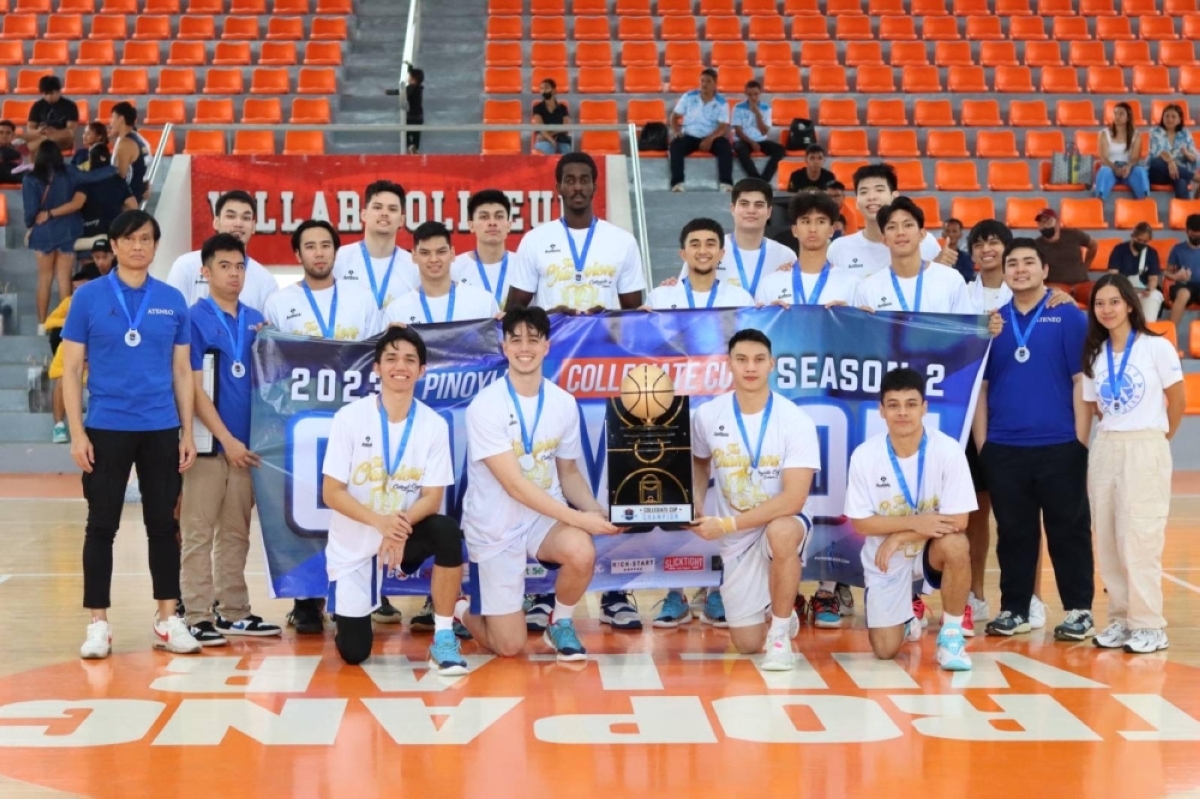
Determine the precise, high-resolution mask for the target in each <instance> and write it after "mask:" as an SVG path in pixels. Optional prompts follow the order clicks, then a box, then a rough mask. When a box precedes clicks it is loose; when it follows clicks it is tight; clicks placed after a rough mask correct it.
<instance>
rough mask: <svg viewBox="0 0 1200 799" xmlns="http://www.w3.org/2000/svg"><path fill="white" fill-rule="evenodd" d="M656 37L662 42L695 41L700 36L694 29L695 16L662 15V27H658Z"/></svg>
mask: <svg viewBox="0 0 1200 799" xmlns="http://www.w3.org/2000/svg"><path fill="white" fill-rule="evenodd" d="M658 38H659V39H661V40H662V41H664V42H670V41H677V42H691V41H695V40H696V39H698V38H700V37H699V34H698V33H697V31H696V18H695V17H692V16H686V17H664V18H663V21H662V27H661V28H660V29H659V34H658Z"/></svg>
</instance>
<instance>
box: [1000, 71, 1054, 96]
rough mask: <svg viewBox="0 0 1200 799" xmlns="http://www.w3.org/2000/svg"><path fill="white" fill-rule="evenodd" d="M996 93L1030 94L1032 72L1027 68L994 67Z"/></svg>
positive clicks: (1031, 91)
mask: <svg viewBox="0 0 1200 799" xmlns="http://www.w3.org/2000/svg"><path fill="white" fill-rule="evenodd" d="M1049 68H1050V69H1053V67H1049ZM996 91H998V92H1003V93H1006V94H1017V93H1020V94H1032V93H1033V72H1032V71H1031V70H1030V69H1029V67H996Z"/></svg>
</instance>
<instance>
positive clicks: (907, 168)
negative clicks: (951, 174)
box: [843, 160, 927, 192]
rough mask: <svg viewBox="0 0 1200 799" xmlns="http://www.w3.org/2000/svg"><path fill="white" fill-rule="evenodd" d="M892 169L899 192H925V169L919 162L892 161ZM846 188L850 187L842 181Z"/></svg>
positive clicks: (848, 183)
mask: <svg viewBox="0 0 1200 799" xmlns="http://www.w3.org/2000/svg"><path fill="white" fill-rule="evenodd" d="M892 168H893V169H895V170H896V180H897V182H898V184H899V186H900V191H903V192H910V191H925V189H926V188H927V186H926V185H925V168H924V166H923V165H922V163H921V162H920V161H917V160H909V161H893V162H892ZM843 182H844V183H846V185H847V186H849V185H851V183H850V182H848V181H843Z"/></svg>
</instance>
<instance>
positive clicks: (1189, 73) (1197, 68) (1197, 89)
mask: <svg viewBox="0 0 1200 799" xmlns="http://www.w3.org/2000/svg"><path fill="white" fill-rule="evenodd" d="M1179 91H1181V92H1183V93H1184V94H1200V65H1197V64H1189V65H1188V66H1186V67H1180V68H1179Z"/></svg>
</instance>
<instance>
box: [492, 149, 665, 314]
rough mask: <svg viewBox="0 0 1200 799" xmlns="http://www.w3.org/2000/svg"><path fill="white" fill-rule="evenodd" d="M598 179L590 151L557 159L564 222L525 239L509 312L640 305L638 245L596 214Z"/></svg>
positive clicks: (576, 310) (642, 281) (641, 282)
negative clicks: (531, 307)
mask: <svg viewBox="0 0 1200 799" xmlns="http://www.w3.org/2000/svg"><path fill="white" fill-rule="evenodd" d="M598 175H599V170H598V169H597V168H596V162H595V161H594V160H592V157H591V156H590V155H588V154H587V153H567V154H566V155H564V156H563V157H562V158H560V159H559V160H558V165H557V166H556V167H555V171H554V179H555V182H556V183H557V186H558V194H559V197H560V198H561V200H562V208H563V215H562V218H561V219H557V220H555V221H553V222H547V223H546V224H544V225H539V226H538V227H536V228H534V229H533V230H531V231H529V232H528V233H526V234H525V237H524V238H523V239H521V244H520V246H519V247H518V248H517V260H516V271H515V272H514V274H513V277H512V287H511V288H510V289H509V290H508V301H507V302H506V303H505V306H504V307H505V308H515V307H524V306H527V305H530V304H533V305H537V306H539V307H541V308H545V309H547V310H549V311H562V312H565V313H591V312H594V311H604V310H609V311H618V310H621V309H630V308H637V307H639V306H641V304H642V293H643V292H644V291H645V290H646V276H645V274H643V272H642V256H641V254H640V253H639V252H638V245H637V241H635V240H634V238H633V236H631V235H629V233H627V232H625V231H624V230H622V229H621V228H619V227H617V226H616V225H612V224H609V223H608V222H605V221H604V220H603V219H600V218H599V217H597V216H596V215H595V213H594V212H593V211H592V198H593V197H594V196H595V193H596V178H597V176H598Z"/></svg>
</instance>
